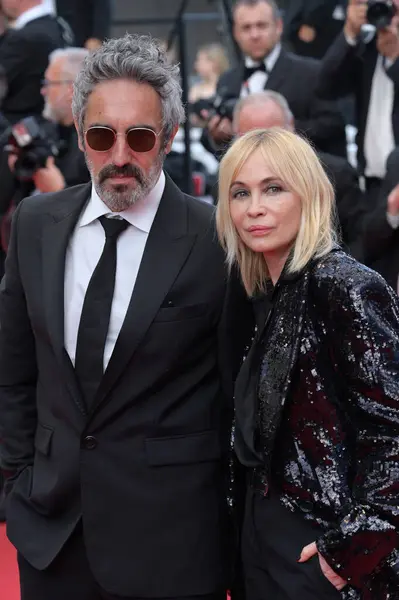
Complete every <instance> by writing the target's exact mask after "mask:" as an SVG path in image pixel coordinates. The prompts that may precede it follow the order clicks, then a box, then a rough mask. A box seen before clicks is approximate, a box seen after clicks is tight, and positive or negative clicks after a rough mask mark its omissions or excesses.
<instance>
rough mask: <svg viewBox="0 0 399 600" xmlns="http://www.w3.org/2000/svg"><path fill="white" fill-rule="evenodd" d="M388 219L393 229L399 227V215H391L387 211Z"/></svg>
mask: <svg viewBox="0 0 399 600" xmlns="http://www.w3.org/2000/svg"><path fill="white" fill-rule="evenodd" d="M387 221H388V223H389V225H390V226H391V227H392V229H398V227H399V215H390V214H389V213H387Z"/></svg>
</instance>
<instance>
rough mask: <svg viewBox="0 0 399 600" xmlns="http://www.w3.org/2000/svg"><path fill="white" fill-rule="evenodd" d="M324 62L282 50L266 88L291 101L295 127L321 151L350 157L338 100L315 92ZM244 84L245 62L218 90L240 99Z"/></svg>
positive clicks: (236, 68)
mask: <svg viewBox="0 0 399 600" xmlns="http://www.w3.org/2000/svg"><path fill="white" fill-rule="evenodd" d="M319 69H320V63H319V61H316V60H313V59H311V58H304V57H302V56H296V55H295V54H292V53H290V52H286V51H285V50H284V49H282V50H281V53H280V56H279V58H278V60H277V62H276V64H275V65H274V68H273V69H272V71H271V73H270V75H269V77H268V79H267V82H266V86H265V89H266V90H273V91H275V92H279V93H280V94H282V95H283V96H284V98H285V99H286V100H287V102H288V104H289V106H290V109H291V111H292V114H293V115H294V118H295V127H296V129H297V130H298V132H299V133H303V134H305V136H306V137H307V138H308V139H310V140H311V141H312V142H313V144H314V145H315V146H316V147H317V149H318V150H321V151H322V152H329V153H331V154H337V155H339V156H346V138H345V124H344V120H343V117H342V114H341V113H340V111H339V109H338V107H337V106H336V103H335V102H329V101H325V100H321V99H319V98H318V97H317V96H316V94H315V88H316V85H317V81H318V75H319ZM242 83H243V65H239V66H237V67H235V68H233V69H230V70H229V71H227V72H226V73H223V75H222V76H221V77H220V79H219V82H218V86H217V90H218V93H219V94H221V95H223V96H229V97H236V98H239V96H240V92H241V86H242Z"/></svg>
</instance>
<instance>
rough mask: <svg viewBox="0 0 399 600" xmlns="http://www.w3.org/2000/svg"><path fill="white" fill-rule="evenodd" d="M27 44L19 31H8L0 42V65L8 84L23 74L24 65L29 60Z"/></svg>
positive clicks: (29, 54) (29, 53)
mask: <svg viewBox="0 0 399 600" xmlns="http://www.w3.org/2000/svg"><path fill="white" fill-rule="evenodd" d="M31 56H32V55H31V52H30V50H29V44H28V43H27V40H25V38H24V37H23V36H21V35H20V33H19V32H14V31H12V32H9V33H8V34H7V35H6V37H5V39H4V41H3V43H2V44H0V65H1V67H2V69H3V71H4V75H5V78H6V81H7V84H8V86H10V85H12V83H13V81H14V79H16V78H18V77H20V76H21V75H23V73H24V72H25V71H26V65H27V63H28V62H30V60H31Z"/></svg>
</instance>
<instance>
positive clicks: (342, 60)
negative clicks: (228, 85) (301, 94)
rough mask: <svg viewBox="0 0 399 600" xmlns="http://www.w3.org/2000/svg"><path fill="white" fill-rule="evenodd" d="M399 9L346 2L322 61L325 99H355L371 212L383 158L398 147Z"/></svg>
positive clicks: (372, 0) (395, 0)
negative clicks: (340, 24)
mask: <svg viewBox="0 0 399 600" xmlns="http://www.w3.org/2000/svg"><path fill="white" fill-rule="evenodd" d="M398 7H399V0H392V2H391V1H390V0H385V1H376V0H369V2H367V0H350V1H349V5H348V9H347V14H346V21H345V26H344V30H343V32H342V34H340V35H339V36H338V37H337V39H336V40H335V42H334V44H333V45H332V46H331V48H330V50H329V51H328V53H327V54H326V56H325V57H324V59H323V61H322V68H321V71H320V75H319V84H318V92H319V94H320V95H322V96H323V97H325V98H328V99H337V98H340V97H345V96H347V95H349V94H353V95H354V96H355V106H356V109H355V110H356V120H357V127H358V138H357V145H358V165H359V170H360V172H361V174H363V175H364V176H365V181H366V187H367V191H368V196H369V202H370V205H371V207H373V206H374V205H375V202H376V200H377V198H378V194H379V191H380V189H381V185H382V181H383V178H384V176H385V173H386V161H387V158H388V156H389V154H390V153H391V152H392V150H393V149H394V147H395V146H396V145H397V144H398V143H399V95H398V92H399V61H398V60H397V59H398V57H399V15H398V14H397V9H398ZM395 13H396V14H395ZM371 25H374V27H371Z"/></svg>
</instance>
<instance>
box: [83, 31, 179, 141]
mask: <svg viewBox="0 0 399 600" xmlns="http://www.w3.org/2000/svg"><path fill="white" fill-rule="evenodd" d="M115 79H130V80H132V81H136V82H138V83H147V84H148V85H150V86H151V87H152V88H153V89H154V90H155V91H156V92H157V93H158V95H159V96H160V98H161V103H162V127H163V134H164V141H165V143H166V142H167V141H168V140H169V139H170V137H171V134H172V131H173V129H174V128H175V127H176V126H177V125H180V124H181V123H183V122H184V120H185V113H184V107H183V103H182V98H181V96H182V89H181V85H180V70H179V67H178V65H172V64H170V63H169V62H168V59H167V57H166V54H165V52H164V51H163V50H162V48H161V46H160V45H159V44H158V43H157V42H156V41H155V40H154V39H153V38H152V37H151V36H149V35H131V34H126V35H125V36H124V37H121V38H118V39H110V40H107V41H106V42H105V43H104V44H103V45H102V46H101V47H100V48H99V49H98V50H96V51H94V52H92V53H90V54H89V56H88V57H87V58H86V60H85V62H84V65H83V69H82V70H81V71H80V73H79V75H78V77H77V78H76V81H75V85H74V94H73V99H72V112H73V116H74V118H75V120H76V122H77V123H78V129H79V133H80V135H81V136H82V137H83V134H84V120H85V115H86V108H87V103H88V100H89V96H90V94H91V93H92V92H93V90H94V88H95V87H96V85H98V84H99V83H102V82H104V81H112V80H115ZM133 101H134V100H133Z"/></svg>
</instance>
